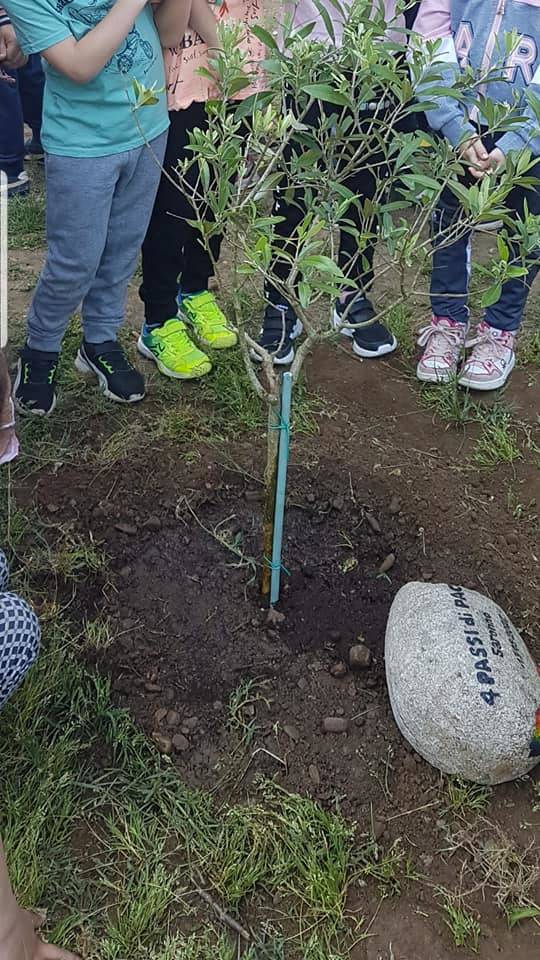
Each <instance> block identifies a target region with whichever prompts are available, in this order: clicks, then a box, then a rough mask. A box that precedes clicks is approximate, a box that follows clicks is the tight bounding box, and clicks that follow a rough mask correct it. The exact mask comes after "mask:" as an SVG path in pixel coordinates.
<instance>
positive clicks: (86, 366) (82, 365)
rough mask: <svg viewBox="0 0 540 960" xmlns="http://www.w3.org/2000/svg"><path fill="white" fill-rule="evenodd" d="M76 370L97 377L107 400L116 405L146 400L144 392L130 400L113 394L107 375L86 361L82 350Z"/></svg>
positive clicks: (76, 359)
mask: <svg viewBox="0 0 540 960" xmlns="http://www.w3.org/2000/svg"><path fill="white" fill-rule="evenodd" d="M75 369H76V370H78V372H79V373H83V374H89V373H91V374H93V375H94V376H95V377H97V380H98V383H99V388H100V390H101V392H102V394H103V396H104V397H107V400H112V401H113V402H114V403H138V402H139V401H140V400H144V398H145V393H144V391H143V393H135V394H133V395H132V396H131V397H130V398H129V399H128V400H126V398H125V397H117V396H116V394H115V393H111V391H110V390H109V387H108V384H107V378H106V376H105V374H103V373H102V372H101V370H98V368H97V367H95V366H94V364H93V363H92V362H91V360H86V359H85V357H83V356H82V354H81V352H80V350H79V352H78V354H77V356H76V357H75Z"/></svg>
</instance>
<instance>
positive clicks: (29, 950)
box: [0, 907, 78, 960]
mask: <svg viewBox="0 0 540 960" xmlns="http://www.w3.org/2000/svg"><path fill="white" fill-rule="evenodd" d="M38 926H39V923H38V921H37V919H36V917H34V916H33V914H31V913H28V912H27V911H26V910H21V909H19V907H17V908H16V913H15V916H14V918H13V923H12V924H11V925H10V926H9V929H8V930H7V931H6V933H5V934H4V935H3V936H2V937H1V938H0V960H78V958H77V957H76V956H75V954H73V953H69V952H68V951H67V950H60V948H59V947H53V945H52V944H51V943H44V942H43V940H40V939H39V937H38V935H37V933H36V929H37V927H38Z"/></svg>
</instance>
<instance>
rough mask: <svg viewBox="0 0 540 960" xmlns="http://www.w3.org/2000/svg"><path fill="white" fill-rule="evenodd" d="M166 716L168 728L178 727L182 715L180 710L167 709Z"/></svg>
mask: <svg viewBox="0 0 540 960" xmlns="http://www.w3.org/2000/svg"><path fill="white" fill-rule="evenodd" d="M165 715H166V717H167V726H168V727H177V726H178V724H179V723H180V719H181V717H180V714H179V713H178V710H167V709H165Z"/></svg>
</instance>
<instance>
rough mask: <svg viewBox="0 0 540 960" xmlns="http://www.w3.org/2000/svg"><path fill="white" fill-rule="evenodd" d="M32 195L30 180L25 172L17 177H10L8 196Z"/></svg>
mask: <svg viewBox="0 0 540 960" xmlns="http://www.w3.org/2000/svg"><path fill="white" fill-rule="evenodd" d="M29 193H30V178H29V176H28V174H27V172H26V170H23V171H22V173H19V175H18V176H17V177H8V182H7V195H8V200H9V198H10V197H27V196H28V194H29Z"/></svg>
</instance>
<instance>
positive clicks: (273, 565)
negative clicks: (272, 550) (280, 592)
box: [263, 557, 291, 577]
mask: <svg viewBox="0 0 540 960" xmlns="http://www.w3.org/2000/svg"><path fill="white" fill-rule="evenodd" d="M263 563H264V564H266V566H267V567H268V569H269V570H282V571H283V573H284V574H285V575H286V576H287V577H290V575H291V571H290V570H287V567H284V566H283V564H282V563H272V561H271V560H270V559H269V558H268V557H263Z"/></svg>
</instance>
